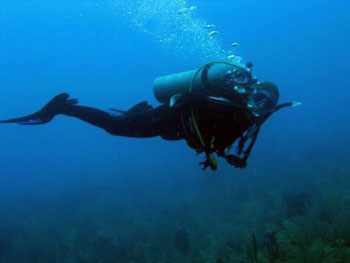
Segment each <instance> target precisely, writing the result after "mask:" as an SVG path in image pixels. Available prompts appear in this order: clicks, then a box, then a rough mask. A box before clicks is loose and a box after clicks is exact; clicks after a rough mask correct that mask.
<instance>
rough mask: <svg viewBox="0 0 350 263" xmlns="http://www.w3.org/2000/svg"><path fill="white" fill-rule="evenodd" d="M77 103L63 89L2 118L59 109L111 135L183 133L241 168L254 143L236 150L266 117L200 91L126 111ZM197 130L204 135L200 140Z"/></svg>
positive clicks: (39, 116) (30, 121)
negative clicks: (33, 108) (38, 105)
mask: <svg viewBox="0 0 350 263" xmlns="http://www.w3.org/2000/svg"><path fill="white" fill-rule="evenodd" d="M77 103H78V101H77V100H76V99H69V95H68V94H66V93H62V94H60V95H58V96H56V97H55V98H53V99H52V100H51V101H50V102H49V103H48V104H46V105H45V106H44V107H43V108H42V109H41V110H39V111H38V112H36V113H34V114H31V115H28V116H24V117H20V118H15V119H9V120H4V121H0V123H19V124H24V125H37V124H44V123H47V122H49V121H51V120H52V119H53V118H54V117H55V116H56V115H58V114H63V115H67V116H71V117H75V118H78V119H80V120H83V121H85V122H88V123H90V124H92V125H94V126H97V127H99V128H102V129H104V130H105V131H107V132H108V133H110V134H112V135H117V136H127V137H137V138H147V137H155V136H161V137H162V138H164V139H166V140H181V139H185V140H186V141H187V143H188V145H189V146H190V147H192V148H194V149H195V150H196V151H197V152H199V153H200V152H205V153H206V155H207V157H208V156H209V155H210V154H211V153H213V152H216V153H217V154H218V156H220V157H225V158H226V160H227V161H228V162H229V163H230V164H232V165H234V166H236V167H241V168H243V167H245V166H246V160H247V158H248V156H249V153H250V150H251V149H249V147H248V150H246V151H245V155H244V156H243V157H238V156H239V155H240V154H242V153H243V148H244V144H245V142H246V141H247V140H248V139H249V138H251V139H252V141H253V144H254V142H255V139H256V136H257V133H258V131H259V128H260V125H258V124H259V123H262V122H263V121H264V120H263V119H262V118H257V117H255V116H254V115H253V114H252V113H251V111H249V110H248V109H245V108H243V107H240V106H237V105H232V104H229V105H227V104H225V103H219V102H213V101H212V100H210V99H208V98H207V97H205V96H201V95H199V96H198V95H183V96H182V97H181V99H180V100H179V101H178V102H177V103H176V104H175V105H173V106H172V107H170V106H169V104H168V103H167V104H161V105H160V106H158V107H156V108H153V107H152V106H150V105H148V104H147V102H141V103H139V104H137V105H135V106H134V107H132V108H131V109H129V110H128V111H120V110H113V109H111V111H112V113H109V112H105V111H102V110H99V109H95V108H91V107H86V106H80V105H76V104H77ZM288 106H289V105H288ZM266 118H267V117H265V119H266ZM194 121H195V122H196V123H194ZM248 131H250V133H249V132H248ZM199 133H200V134H199ZM198 136H201V137H202V138H201V139H202V141H201V140H200V138H198ZM237 139H240V142H239V145H238V149H237V154H238V156H236V155H232V154H229V155H228V154H226V150H227V149H228V148H229V147H230V146H231V145H232V144H233V143H234V142H235V141H236V140H237ZM251 147H252V145H251ZM251 147H250V148H251ZM202 164H203V165H204V168H207V167H211V168H213V167H212V166H211V164H210V162H209V161H208V160H207V161H206V162H203V163H202Z"/></svg>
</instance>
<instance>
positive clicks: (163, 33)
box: [0, 0, 350, 263]
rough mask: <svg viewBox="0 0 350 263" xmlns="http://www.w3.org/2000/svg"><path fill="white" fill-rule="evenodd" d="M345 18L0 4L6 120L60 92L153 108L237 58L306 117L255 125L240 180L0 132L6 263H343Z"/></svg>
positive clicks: (64, 139) (288, 115) (319, 11)
mask: <svg viewBox="0 0 350 263" xmlns="http://www.w3.org/2000/svg"><path fill="white" fill-rule="evenodd" d="M349 13H350V2H349V1H348V0H336V1H328V0H327V1H326V0H318V1H315V0H309V1H302V0H294V1H281V0H266V1H261V0H250V1H247V0H216V1H214V0H206V1H205V0H189V1H188V2H187V3H186V2H185V1H182V0H134V1H127V0H115V1H102V0H95V1H90V0H88V1H78V0H77V1H65V0H61V1H58V0H56V1H43V0H36V1H34V0H22V1H19V0H1V2H0V105H1V106H0V119H6V118H12V117H17V116H22V115H25V114H28V113H32V112H34V111H36V110H38V109H39V108H40V107H42V105H44V104H45V103H46V102H47V101H48V100H49V99H51V98H52V97H53V96H55V95H57V94H58V93H60V92H68V93H69V94H70V95H71V96H72V97H74V98H78V99H79V101H80V104H82V105H88V106H93V107H98V108H100V109H106V110H107V109H108V108H109V107H114V108H117V109H122V110H126V109H128V108H130V107H131V106H133V105H135V104H136V103H138V102H140V101H144V100H147V101H149V102H150V103H151V104H153V105H158V104H159V103H158V102H157V101H156V99H155V98H154V96H153V91H152V88H153V81H154V79H155V78H157V77H159V76H163V75H167V74H171V73H176V72H182V71H186V70H190V69H196V68H198V67H200V66H201V65H203V64H204V63H206V62H209V61H213V60H225V59H226V58H227V57H228V56H229V57H233V56H232V55H235V57H234V59H237V60H240V58H239V57H242V63H246V62H248V61H252V62H253V63H254V74H255V75H257V76H258V77H259V79H260V80H262V81H265V80H269V81H273V82H275V83H277V85H278V86H279V89H280V93H281V100H280V101H281V102H286V101H291V100H293V101H300V102H302V106H300V107H295V108H287V109H283V110H281V111H280V112H278V113H276V114H274V115H273V116H272V117H271V118H270V119H269V120H268V121H267V122H266V123H265V124H264V125H263V127H262V130H261V133H260V136H259V138H258V141H257V143H256V145H255V147H254V149H253V152H252V154H251V157H250V159H249V160H248V167H247V168H246V169H243V170H240V169H234V168H232V167H230V166H229V165H227V164H226V163H225V162H223V161H221V162H219V169H218V171H216V172H212V171H205V172H203V171H201V169H200V166H199V165H198V163H199V162H200V161H202V159H203V156H196V155H195V152H194V151H193V150H191V149H189V148H188V146H187V145H186V143H185V141H177V142H174V141H170V142H169V141H164V140H162V139H161V138H151V139H132V138H123V137H112V136H111V135H109V134H107V133H106V132H104V131H103V130H100V129H97V128H95V127H93V126H91V125H88V124H86V123H83V122H81V121H79V120H76V119H73V118H69V117H65V116H58V117H56V118H55V120H53V121H52V122H51V123H49V124H47V125H43V126H41V125H38V126H30V127H24V126H19V125H2V126H0V263H10V262H11V263H28V262H35V263H44V262H48V263H54V262H67V263H90V262H91V263H96V262H101V263H105V262H106V263H109V262H117V263H119V262H120V263H124V262H133V263H139V262H145V263H148V262H150V263H151V262H152V263H156V262H164V263H166V262H205V263H231V262H242V263H243V262H288V263H291V262H308V263H311V262H315V263H316V262H317V263H319V262H325V263H331V262H350V226H349V222H350V179H349V175H350V173H349V171H350V164H349V156H350V152H349V146H350V139H349V136H348V134H349V132H350V126H349V113H350V110H349V104H348V103H349V99H350V96H349V95H350V91H349V87H350V77H349V73H350V63H349V62H350V49H349V44H350V35H349V32H350V16H349ZM207 25H215V28H214V27H211V26H209V28H207ZM213 31H217V32H214V33H212V32H213ZM234 42H237V43H239V46H238V47H237V45H234V46H235V47H232V45H231V44H232V43H234Z"/></svg>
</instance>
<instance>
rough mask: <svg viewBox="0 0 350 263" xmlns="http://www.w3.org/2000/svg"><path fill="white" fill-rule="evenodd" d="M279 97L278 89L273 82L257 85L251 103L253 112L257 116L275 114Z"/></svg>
mask: <svg viewBox="0 0 350 263" xmlns="http://www.w3.org/2000/svg"><path fill="white" fill-rule="evenodd" d="M279 97H280V95H279V91H278V88H277V86H276V85H275V84H273V83H272V82H262V83H257V84H256V85H255V89H254V92H253V94H252V99H251V103H250V104H251V106H252V108H253V112H254V113H255V114H256V115H265V114H267V113H270V112H273V111H274V110H275V109H276V107H277V103H278V100H279Z"/></svg>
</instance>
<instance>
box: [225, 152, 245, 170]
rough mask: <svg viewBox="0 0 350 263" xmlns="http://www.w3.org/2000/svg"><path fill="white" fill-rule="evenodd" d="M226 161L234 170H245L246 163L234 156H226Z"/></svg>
mask: <svg viewBox="0 0 350 263" xmlns="http://www.w3.org/2000/svg"><path fill="white" fill-rule="evenodd" d="M226 161H227V162H228V163H229V164H231V165H233V166H234V167H236V168H246V167H247V161H246V160H243V159H240V158H239V157H238V156H236V155H234V154H229V155H226Z"/></svg>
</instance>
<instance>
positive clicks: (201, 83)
mask: <svg viewBox="0 0 350 263" xmlns="http://www.w3.org/2000/svg"><path fill="white" fill-rule="evenodd" d="M251 81H252V76H251V73H250V70H249V69H248V68H245V67H243V66H239V65H235V64H231V63H226V62H214V63H209V64H207V65H204V66H203V67H201V68H199V69H197V70H191V71H186V72H182V73H177V74H172V75H167V76H163V77H159V78H157V79H156V80H155V81H154V88H153V92H154V95H155V97H156V99H157V100H158V101H159V102H160V103H167V102H169V100H170V98H171V97H172V96H174V95H177V94H185V93H191V92H194V93H196V92H203V88H205V86H207V84H213V85H209V86H211V87H210V88H211V89H215V90H219V89H220V91H221V94H219V95H222V96H220V97H225V96H224V95H225V94H223V93H226V95H227V94H229V93H230V94H231V95H233V94H237V93H243V92H244V90H243V89H242V88H249V86H250V85H251V84H252V83H251ZM255 82H256V81H255ZM214 83H215V85H214ZM227 89H230V91H229V92H228V90H227ZM211 91H213V90H211ZM223 91H226V92H223ZM213 92H214V91H213ZM210 93H212V92H210V91H209V94H208V95H211V96H213V95H217V94H210ZM214 93H216V92H214ZM219 93H220V92H219Z"/></svg>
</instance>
